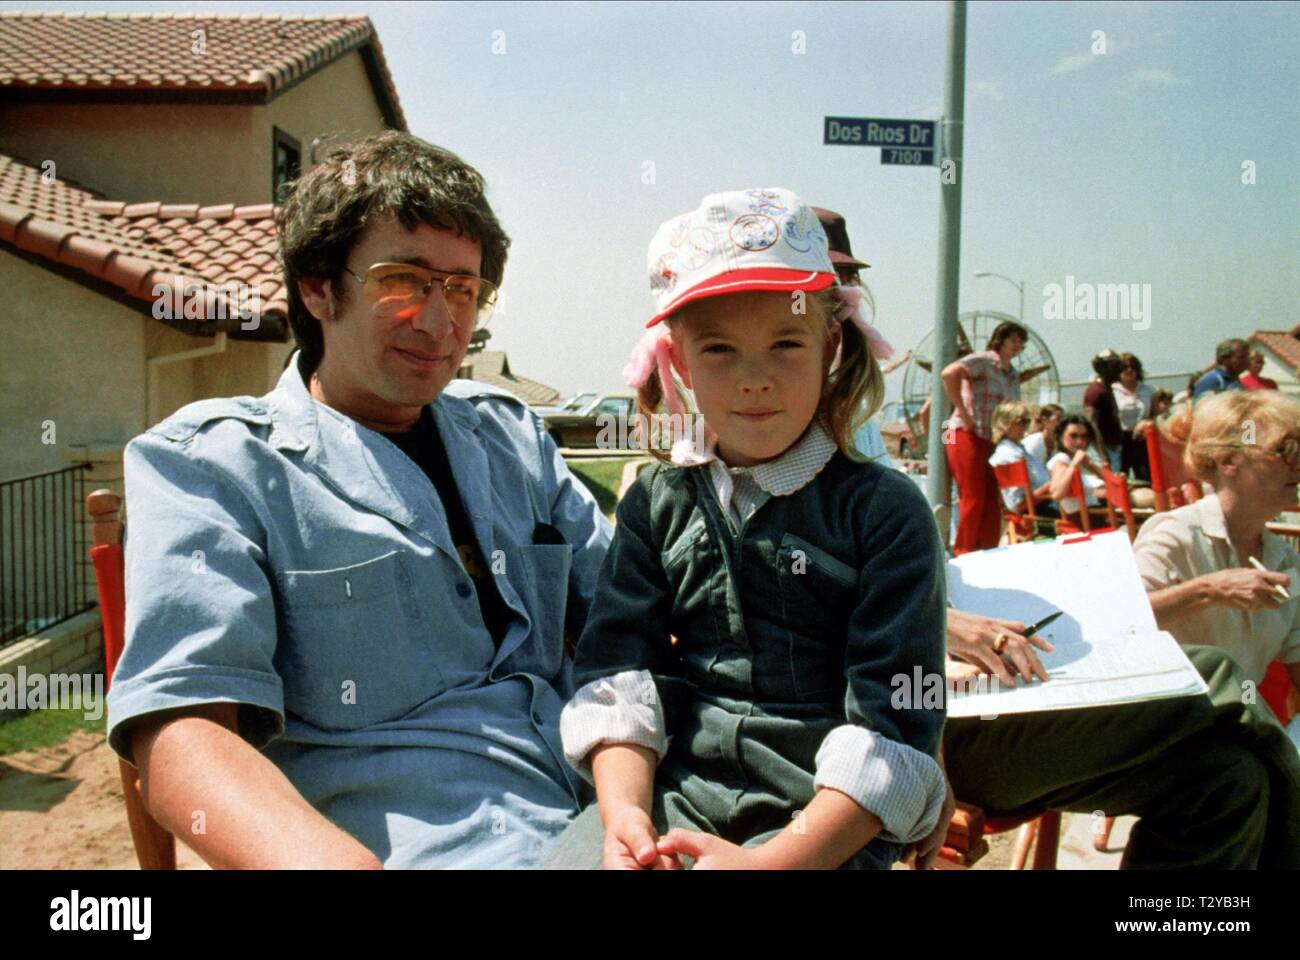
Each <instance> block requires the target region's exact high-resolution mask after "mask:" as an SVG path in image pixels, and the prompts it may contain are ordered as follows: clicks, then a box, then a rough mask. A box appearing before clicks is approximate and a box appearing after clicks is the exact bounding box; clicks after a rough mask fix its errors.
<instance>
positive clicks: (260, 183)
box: [0, 52, 384, 204]
mask: <svg viewBox="0 0 1300 960" xmlns="http://www.w3.org/2000/svg"><path fill="white" fill-rule="evenodd" d="M273 125H274V126H278V127H280V128H281V129H282V130H284V131H285V132H286V133H288V134H290V135H291V136H293V137H295V138H296V139H297V140H298V141H299V142H300V144H301V146H302V152H303V164H304V166H306V165H307V164H309V162H310V146H311V141H312V138H313V137H317V136H325V135H328V134H331V133H335V132H342V133H344V134H356V133H374V132H377V131H379V130H382V129H383V128H384V123H383V115H382V114H381V113H380V111H379V105H378V102H377V101H376V100H375V97H374V93H373V89H372V88H371V86H370V82H369V81H368V80H367V79H366V73H365V66H364V65H363V64H362V62H361V55H360V54H359V53H355V52H354V53H350V54H348V55H347V56H346V57H343V58H342V59H340V60H337V61H335V62H334V63H332V64H330V65H329V66H328V67H325V68H324V69H323V70H321V71H320V72H319V73H316V74H313V75H312V76H311V77H308V78H307V79H306V80H304V81H303V82H302V83H300V84H298V85H297V86H295V87H293V88H291V89H290V90H288V91H287V92H286V93H283V94H281V95H280V96H279V97H277V98H276V99H275V100H273V101H271V103H270V104H267V105H265V106H253V105H242V106H240V105H237V106H205V105H202V104H188V103H187V104H177V103H172V104H50V103H9V104H6V103H3V102H0V153H7V154H10V155H12V156H15V157H18V158H20V159H22V160H24V161H26V162H28V163H31V164H34V165H36V166H40V165H41V164H42V163H43V162H44V161H45V160H53V161H54V163H55V170H54V174H55V176H56V177H58V178H59V179H61V180H72V181H74V182H76V183H79V184H80V185H82V186H84V187H88V188H90V189H92V190H96V191H98V192H99V193H101V194H103V195H104V196H105V197H106V198H107V199H110V200H124V201H127V202H138V201H146V200H161V201H163V202H164V203H199V204H216V203H235V204H253V203H267V202H269V201H270V200H271V129H272V126H273Z"/></svg>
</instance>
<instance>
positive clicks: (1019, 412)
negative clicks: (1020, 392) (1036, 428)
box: [993, 400, 1029, 443]
mask: <svg viewBox="0 0 1300 960" xmlns="http://www.w3.org/2000/svg"><path fill="white" fill-rule="evenodd" d="M1017 420H1024V421H1026V424H1025V425H1026V426H1028V422H1029V407H1027V406H1026V405H1025V404H1023V403H1021V402H1020V401H1019V400H1004V401H1002V402H1001V403H999V404H998V405H997V408H996V409H995V410H994V411H993V442H994V443H1001V442H1002V438H1003V437H1005V436H1006V435H1007V427H1009V426H1011V425H1012V424H1013V423H1015V422H1016V421H1017Z"/></svg>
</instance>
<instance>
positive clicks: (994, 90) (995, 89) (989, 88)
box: [970, 80, 1007, 100]
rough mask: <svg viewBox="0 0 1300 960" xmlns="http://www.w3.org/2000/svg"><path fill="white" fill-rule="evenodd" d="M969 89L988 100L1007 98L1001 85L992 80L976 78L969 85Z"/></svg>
mask: <svg viewBox="0 0 1300 960" xmlns="http://www.w3.org/2000/svg"><path fill="white" fill-rule="evenodd" d="M970 89H971V93H977V94H980V95H982V96H985V97H988V98H989V99H990V100H1005V99H1006V98H1007V95H1006V92H1005V91H1004V90H1003V89H1002V85H1001V84H1000V83H996V82H994V81H992V80H976V81H975V82H974V83H972V84H971V85H970Z"/></svg>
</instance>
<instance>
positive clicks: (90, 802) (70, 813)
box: [0, 731, 206, 870]
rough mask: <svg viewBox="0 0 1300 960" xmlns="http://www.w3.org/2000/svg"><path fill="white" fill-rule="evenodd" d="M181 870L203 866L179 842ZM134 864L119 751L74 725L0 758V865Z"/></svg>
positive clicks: (44, 867)
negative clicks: (51, 741)
mask: <svg viewBox="0 0 1300 960" xmlns="http://www.w3.org/2000/svg"><path fill="white" fill-rule="evenodd" d="M177 862H178V865H179V866H180V867H181V868H183V869H192V868H195V867H197V868H200V869H206V867H205V865H204V864H203V862H202V861H201V860H199V859H198V857H196V856H195V855H194V853H193V852H192V851H191V850H190V849H189V848H188V847H186V846H185V845H184V844H182V845H181V846H180V849H179V851H178V854H177ZM135 868H136V859H135V848H134V847H133V846H132V845H131V831H130V829H129V828H128V827H127V825H126V808H125V807H124V806H123V805H122V780H121V777H120V776H119V775H118V766H117V756H116V754H114V753H113V751H112V750H110V749H109V746H108V743H107V742H106V741H105V739H104V737H103V735H101V734H93V733H88V732H86V731H77V732H76V733H74V734H72V735H71V736H70V737H68V739H66V740H64V741H63V742H62V743H60V744H58V745H57V746H53V747H44V748H42V749H39V750H28V751H23V752H21V753H11V754H6V755H5V756H3V757H0V870H15V869H17V870H49V869H81V870H93V869H119V870H133V869H135Z"/></svg>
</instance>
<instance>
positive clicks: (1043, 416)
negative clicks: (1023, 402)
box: [1024, 403, 1065, 466]
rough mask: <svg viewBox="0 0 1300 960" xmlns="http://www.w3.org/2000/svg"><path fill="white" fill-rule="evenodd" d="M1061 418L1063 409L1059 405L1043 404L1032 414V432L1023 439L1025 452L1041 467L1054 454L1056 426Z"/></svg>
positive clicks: (1063, 414)
mask: <svg viewBox="0 0 1300 960" xmlns="http://www.w3.org/2000/svg"><path fill="white" fill-rule="evenodd" d="M1063 416H1065V408H1064V407H1063V406H1061V405H1060V404H1059V403H1045V404H1043V405H1042V406H1041V407H1039V408H1038V412H1037V413H1035V414H1034V424H1033V426H1034V432H1033V433H1031V434H1029V435H1028V436H1027V437H1025V441H1024V442H1025V452H1027V453H1028V454H1030V455H1031V456H1034V457H1037V458H1038V462H1039V463H1041V464H1043V466H1047V459H1048V457H1050V456H1051V455H1052V454H1054V453H1055V452H1056V425H1057V424H1058V423H1060V422H1061V418H1062V417H1063Z"/></svg>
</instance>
